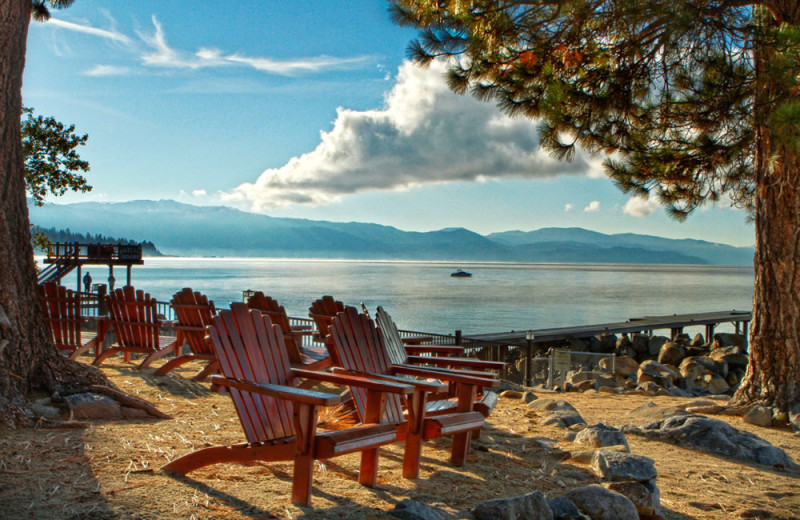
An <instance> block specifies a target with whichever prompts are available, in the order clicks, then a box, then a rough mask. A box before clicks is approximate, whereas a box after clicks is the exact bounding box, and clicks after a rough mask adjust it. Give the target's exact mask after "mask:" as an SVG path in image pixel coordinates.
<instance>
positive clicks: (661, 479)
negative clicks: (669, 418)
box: [0, 358, 800, 520]
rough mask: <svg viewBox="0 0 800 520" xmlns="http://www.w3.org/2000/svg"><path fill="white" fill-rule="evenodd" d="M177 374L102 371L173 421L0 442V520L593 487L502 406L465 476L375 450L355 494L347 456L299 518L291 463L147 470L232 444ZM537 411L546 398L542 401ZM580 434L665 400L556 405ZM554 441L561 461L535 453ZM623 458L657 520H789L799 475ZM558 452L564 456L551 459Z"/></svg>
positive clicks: (689, 458) (322, 508) (219, 515)
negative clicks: (636, 470) (567, 408)
mask: <svg viewBox="0 0 800 520" xmlns="http://www.w3.org/2000/svg"><path fill="white" fill-rule="evenodd" d="M197 369H198V367H197V366H192V365H187V366H186V368H184V369H182V370H178V371H176V372H175V373H173V374H171V375H169V376H167V377H155V376H153V375H152V374H153V370H144V371H141V372H139V371H136V370H134V369H133V365H130V364H125V363H123V362H122V360H121V358H119V359H111V360H109V361H108V362H107V363H106V364H104V366H103V371H104V372H105V373H106V374H107V375H108V376H109V377H110V378H111V379H112V380H113V381H114V382H115V383H116V384H117V385H118V386H119V388H121V389H122V390H124V391H126V392H128V393H131V394H134V395H138V396H140V397H143V398H145V399H147V400H149V401H150V402H152V403H154V404H155V405H156V406H157V407H158V408H159V409H161V410H162V411H164V412H166V413H168V414H170V415H172V416H173V417H174V419H172V420H161V421H157V420H134V421H121V422H97V423H95V424H93V425H91V426H89V427H85V428H78V429H72V428H69V429H44V428H42V429H32V430H17V431H9V430H0V517H2V518H37V519H103V518H132V519H156V518H158V519H162V518H197V519H200V518H203V519H205V518H214V519H244V518H309V519H318V518H353V519H358V518H360V517H361V516H363V515H364V514H366V513H369V512H375V511H378V510H387V509H391V508H392V507H394V505H395V504H396V503H397V502H399V501H401V500H403V499H405V498H410V499H412V500H416V501H419V502H423V503H427V504H431V505H435V506H437V507H440V508H441V509H442V510H443V511H445V512H447V513H449V514H450V515H452V517H454V518H464V517H465V516H466V513H467V511H468V510H469V509H470V508H471V507H472V506H474V505H475V504H476V503H477V502H479V501H481V500H486V499H489V498H496V497H508V496H517V495H522V494H525V493H529V492H531V491H534V490H539V491H542V492H543V493H545V494H547V495H548V496H559V495H561V494H563V493H564V492H566V491H567V490H568V489H570V488H572V487H577V486H582V485H586V484H590V483H596V482H598V479H597V478H596V477H595V476H594V475H593V474H592V472H591V470H590V469H589V468H588V466H586V465H582V464H577V463H574V462H571V461H570V460H568V458H566V457H567V455H566V454H565V453H564V451H576V450H579V449H581V447H579V446H577V445H575V444H573V443H571V442H569V441H567V440H565V435H566V433H567V432H566V430H562V429H559V428H555V427H548V426H539V425H538V424H537V423H538V416H537V415H536V414H534V413H533V412H532V411H530V410H529V409H528V408H527V406H526V405H525V403H523V402H522V401H520V400H513V399H501V400H500V403H499V404H498V406H497V408H496V409H495V411H494V413H493V414H492V416H491V417H490V419H489V421H488V423H487V427H486V428H485V429H484V432H483V434H482V435H481V437H480V439H479V440H477V441H475V443H474V445H473V446H474V447H478V449H473V451H472V453H471V454H470V456H469V459H468V462H467V465H466V466H464V467H463V468H456V467H454V466H452V465H450V464H449V463H448V456H449V448H450V441H449V439H438V440H435V441H429V442H427V443H426V444H425V446H424V448H423V461H422V470H421V477H420V478H419V479H418V480H414V481H411V480H405V479H403V478H402V477H401V464H402V445H391V446H388V447H386V448H382V449H381V458H380V469H379V484H378V487H377V488H376V489H368V488H365V487H362V486H360V485H359V484H358V483H357V471H358V464H359V457H358V455H357V454H354V455H347V456H344V457H339V458H336V459H333V460H330V461H327V462H325V463H317V465H316V467H315V472H314V485H313V492H312V493H313V496H312V505H313V507H310V508H301V507H296V506H294V505H292V504H291V501H290V499H289V497H290V487H291V474H292V464H291V463H288V462H287V463H270V464H266V463H265V464H256V465H253V466H241V465H235V464H228V465H217V466H213V467H207V468H203V469H200V470H198V471H196V472H194V473H191V474H190V476H189V477H174V476H170V475H168V474H166V473H164V472H161V471H160V470H159V468H160V467H161V466H162V465H164V464H165V463H166V462H167V461H169V460H171V459H173V458H175V457H177V456H181V455H183V454H185V453H188V452H190V451H192V450H194V449H197V448H201V447H205V446H209V445H216V444H235V443H240V442H243V441H244V435H243V433H242V430H241V427H240V425H239V421H238V419H237V418H236V415H235V412H234V409H233V406H232V404H231V402H230V399H229V398H228V397H227V396H224V395H219V394H216V393H212V392H210V391H209V384H208V383H207V382H203V383H195V382H192V381H190V380H189V379H188V377H189V376H191V375H192V374H193V373H194V372H195V371H196V370H197ZM545 397H552V396H551V395H548V396H545ZM559 398H563V399H566V400H567V401H569V402H570V403H572V405H573V406H574V407H575V408H577V410H578V411H579V412H580V413H581V415H582V416H583V417H584V419H586V421H587V422H588V423H589V424H595V423H597V422H603V423H606V424H612V425H613V424H617V425H618V424H621V423H620V419H619V418H620V416H621V415H622V414H624V413H625V412H627V411H629V410H632V409H634V408H636V407H638V406H640V405H642V404H644V403H646V402H647V401H654V402H655V403H657V404H659V405H665V406H673V405H676V404H679V403H680V402H682V401H684V400H682V399H679V398H672V397H645V396H639V395H625V396H619V395H611V394H603V393H601V394H572V393H570V394H559ZM719 418H720V419H722V420H725V421H727V422H729V423H731V424H732V425H733V426H735V427H736V428H740V429H743V430H747V431H750V432H752V433H755V434H756V435H759V436H760V437H762V438H764V439H766V440H767V441H769V442H770V443H772V444H773V445H776V446H779V447H781V448H783V449H784V450H786V452H787V453H788V454H789V456H790V457H791V458H792V459H793V460H795V461H800V438H799V437H797V436H795V435H793V434H792V432H791V431H789V430H788V429H774V428H760V427H756V426H752V425H749V424H746V423H743V422H742V421H741V419H740V418H738V417H725V416H719ZM543 438H545V439H552V440H553V441H555V446H556V447H557V448H560V450H559V449H553V450H548V449H545V448H543V447H541V444H540V442H538V441H537V439H543ZM628 442H629V444H630V447H631V451H632V452H633V453H636V454H640V455H646V456H648V457H650V458H652V459H654V460H655V464H656V468H657V470H658V481H657V484H658V487H659V488H660V491H661V503H662V506H663V508H664V511H665V515H666V518H668V519H675V520H678V519H680V520H684V519H723V518H724V519H731V518H761V519H766V518H774V519H790V518H800V471H798V470H776V469H773V468H770V467H765V466H759V465H753V464H743V463H738V462H732V461H728V460H725V459H722V458H720V457H717V456H713V455H708V454H704V453H699V452H694V451H690V450H687V449H684V448H680V447H676V446H673V445H670V444H664V443H661V442H655V441H648V440H645V439H643V438H641V437H637V436H632V435H629V436H628ZM561 450H564V451H561Z"/></svg>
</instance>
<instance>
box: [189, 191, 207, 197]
mask: <svg viewBox="0 0 800 520" xmlns="http://www.w3.org/2000/svg"><path fill="white" fill-rule="evenodd" d="M206 195H208V192H207V191H206V190H192V196H194V197H205V196H206Z"/></svg>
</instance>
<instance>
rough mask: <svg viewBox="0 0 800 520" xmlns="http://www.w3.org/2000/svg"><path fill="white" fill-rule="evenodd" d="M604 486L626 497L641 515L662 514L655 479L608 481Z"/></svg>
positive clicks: (659, 494) (659, 495)
mask: <svg viewBox="0 0 800 520" xmlns="http://www.w3.org/2000/svg"><path fill="white" fill-rule="evenodd" d="M606 487H607V488H608V489H610V490H611V491H615V492H617V493H619V494H620V495H625V496H626V497H628V498H629V499H630V501H631V502H633V505H634V506H636V510H637V511H638V512H639V514H640V515H641V516H646V517H653V516H661V515H663V514H664V512H663V510H662V509H661V492H660V491H659V489H658V486H656V483H655V480H646V481H644V482H610V483H608V484H606Z"/></svg>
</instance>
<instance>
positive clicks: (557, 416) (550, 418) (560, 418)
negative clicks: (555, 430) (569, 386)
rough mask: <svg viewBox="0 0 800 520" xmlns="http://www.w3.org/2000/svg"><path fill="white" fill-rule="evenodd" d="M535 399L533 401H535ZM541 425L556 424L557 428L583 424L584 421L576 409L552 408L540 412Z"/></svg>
mask: <svg viewBox="0 0 800 520" xmlns="http://www.w3.org/2000/svg"><path fill="white" fill-rule="evenodd" d="M535 402H536V401H534V403H535ZM539 424H541V425H543V426H557V427H559V428H569V427H572V426H576V425H585V424H586V421H585V420H583V417H581V415H580V414H579V413H578V412H577V411H576V410H574V409H573V410H553V411H552V412H548V413H546V414H542V421H541V422H540V423H539Z"/></svg>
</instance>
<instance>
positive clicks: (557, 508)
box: [547, 497, 591, 520]
mask: <svg viewBox="0 0 800 520" xmlns="http://www.w3.org/2000/svg"><path fill="white" fill-rule="evenodd" d="M547 503H548V505H549V506H550V509H551V510H552V511H553V519H554V520H591V518H589V517H588V516H586V515H584V514H583V513H581V512H580V511H578V506H576V505H575V504H574V503H573V502H572V500H570V499H568V498H564V497H558V498H548V499H547Z"/></svg>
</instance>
